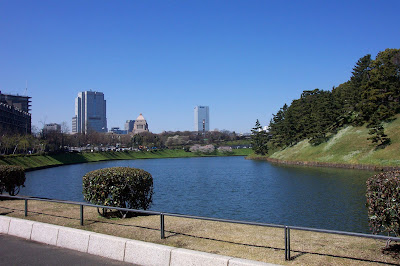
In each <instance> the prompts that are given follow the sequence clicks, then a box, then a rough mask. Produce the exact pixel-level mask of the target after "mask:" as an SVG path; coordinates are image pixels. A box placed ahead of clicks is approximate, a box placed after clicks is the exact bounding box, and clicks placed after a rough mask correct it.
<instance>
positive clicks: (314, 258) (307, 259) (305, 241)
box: [0, 200, 400, 265]
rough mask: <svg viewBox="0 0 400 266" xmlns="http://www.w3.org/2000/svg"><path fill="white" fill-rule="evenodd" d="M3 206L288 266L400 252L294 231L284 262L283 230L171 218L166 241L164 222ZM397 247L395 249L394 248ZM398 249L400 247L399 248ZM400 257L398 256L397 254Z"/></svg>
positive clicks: (10, 211) (33, 216) (355, 261)
mask: <svg viewBox="0 0 400 266" xmlns="http://www.w3.org/2000/svg"><path fill="white" fill-rule="evenodd" d="M28 206H29V213H28V217H24V211H23V210H24V201H17V200H13V201H0V214H1V215H7V216H12V217H18V218H23V219H29V220H33V221H40V222H44V223H51V224H57V225H61V226H67V227H73V228H79V229H83V230H88V231H93V232H98V233H103V234H108V235H114V236H119V237H124V238H130V239H136V240H142V241H147V242H153V243H158V244H163V245H169V246H174V247H181V248H187V249H193V250H199V251H204V252H210V253H215V254H221V255H227V256H233V257H239V258H244V259H251V260H257V261H263V262H270V263H276V264H284V265H295V264H300V265H372V264H374V265H376V264H385V265H390V264H392V265H394V264H396V265H397V264H399V263H400V257H399V253H398V252H399V251H398V250H397V251H392V252H390V251H387V253H386V254H382V248H383V247H384V246H385V242H384V241H377V240H372V239H366V238H357V237H348V236H339V235H330V234H321V233H313V232H304V231H296V230H291V258H292V261H290V262H287V261H285V260H284V245H285V244H284V238H283V236H284V233H283V229H276V228H267V227H260V226H249V225H238V224H231V223H220V222H211V221H201V220H194V219H185V218H177V217H165V230H166V232H165V233H166V239H164V240H161V239H160V231H159V230H160V217H159V216H138V217H133V218H127V219H116V218H113V219H106V218H103V217H100V216H99V215H98V214H97V210H96V209H94V208H90V207H85V209H84V213H85V214H84V219H85V222H84V224H85V225H84V226H80V218H79V217H80V216H79V206H74V205H66V204H59V203H49V202H40V201H29V204H28ZM392 245H393V244H392ZM394 247H397V246H394ZM396 252H397V253H396Z"/></svg>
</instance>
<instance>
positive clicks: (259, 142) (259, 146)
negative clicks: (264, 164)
mask: <svg viewBox="0 0 400 266" xmlns="http://www.w3.org/2000/svg"><path fill="white" fill-rule="evenodd" d="M267 143H268V134H267V132H265V131H264V130H263V129H262V127H261V125H260V122H259V121H258V119H257V121H256V125H255V127H254V128H253V129H252V130H251V145H252V147H253V150H254V152H255V153H256V154H261V155H265V154H267V153H268V145H267Z"/></svg>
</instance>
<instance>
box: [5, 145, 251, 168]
mask: <svg viewBox="0 0 400 266" xmlns="http://www.w3.org/2000/svg"><path fill="white" fill-rule="evenodd" d="M250 153H251V149H234V150H233V151H232V153H229V154H224V153H219V152H217V151H216V152H214V153H212V154H210V155H208V154H198V153H192V152H185V151H184V150H157V151H138V152H136V151H126V152H125V151H124V152H83V153H63V154H54V155H18V156H14V155H9V156H1V157H0V165H1V164H3V165H19V166H22V167H24V168H25V170H34V169H40V168H46V167H52V166H59V165H65V164H76V163H87V162H99V161H108V160H132V159H157V158H184V157H200V156H246V155H249V154H250Z"/></svg>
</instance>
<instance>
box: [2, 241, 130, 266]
mask: <svg viewBox="0 0 400 266" xmlns="http://www.w3.org/2000/svg"><path fill="white" fill-rule="evenodd" d="M0 265H57V266H62V265H68V266H70V265H96V266H97V265H132V264H129V263H125V262H121V261H116V260H111V259H107V258H103V257H99V256H95V255H91V254H88V253H82V252H78V251H74V250H70V249H64V248H60V247H55V246H49V245H46V244H42V243H38V242H34V241H30V240H26V239H22V238H19V237H15V236H10V235H3V234H0Z"/></svg>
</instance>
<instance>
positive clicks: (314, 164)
mask: <svg viewBox="0 0 400 266" xmlns="http://www.w3.org/2000/svg"><path fill="white" fill-rule="evenodd" d="M246 159H252V160H263V161H268V162H270V163H276V164H286V165H299V166H312V167H333V168H346V169H359V170H369V171H383V172H386V171H394V170H400V167H397V166H377V165H368V164H346V163H327V162H306V161H287V160H279V159H274V158H267V157H252V158H246Z"/></svg>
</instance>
